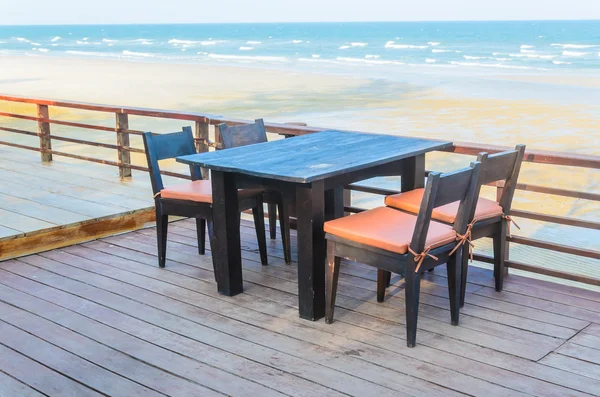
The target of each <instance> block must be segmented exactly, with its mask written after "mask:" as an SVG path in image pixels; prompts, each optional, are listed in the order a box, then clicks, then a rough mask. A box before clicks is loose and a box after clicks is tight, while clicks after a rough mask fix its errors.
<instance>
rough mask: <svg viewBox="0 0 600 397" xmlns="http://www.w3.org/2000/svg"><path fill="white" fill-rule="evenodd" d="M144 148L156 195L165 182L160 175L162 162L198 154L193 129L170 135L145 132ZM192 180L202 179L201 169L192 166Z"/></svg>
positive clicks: (187, 128)
mask: <svg viewBox="0 0 600 397" xmlns="http://www.w3.org/2000/svg"><path fill="white" fill-rule="evenodd" d="M143 137H144V148H145V149H146V160H147V161H148V168H149V169H150V172H149V174H150V181H151V182H152V191H153V192H154V194H156V193H158V192H160V191H161V190H162V189H163V188H164V185H163V181H162V177H161V175H160V166H159V165H158V162H159V161H160V160H166V159H172V158H175V157H178V156H185V155H188V154H195V153H196V146H195V144H194V134H193V133H192V128H191V127H183V128H182V131H181V132H173V133H170V134H153V133H151V132H145V133H144V135H143ZM190 173H191V176H192V180H197V179H202V175H201V173H200V167H196V166H192V165H190Z"/></svg>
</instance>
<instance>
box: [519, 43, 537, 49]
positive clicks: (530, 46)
mask: <svg viewBox="0 0 600 397" xmlns="http://www.w3.org/2000/svg"><path fill="white" fill-rule="evenodd" d="M534 47H535V46H532V45H527V44H523V45H522V46H521V47H520V48H521V49H523V48H534Z"/></svg>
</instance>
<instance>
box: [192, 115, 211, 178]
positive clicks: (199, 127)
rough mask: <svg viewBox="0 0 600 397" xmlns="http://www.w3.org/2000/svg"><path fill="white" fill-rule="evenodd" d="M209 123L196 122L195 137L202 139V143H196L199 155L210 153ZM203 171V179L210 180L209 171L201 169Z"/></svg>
mask: <svg viewBox="0 0 600 397" xmlns="http://www.w3.org/2000/svg"><path fill="white" fill-rule="evenodd" d="M208 127H209V124H208V122H205V121H196V128H195V129H194V135H195V138H196V139H201V141H196V151H197V152H198V153H204V152H208ZM201 171H202V179H208V170H207V169H205V168H202V169H201Z"/></svg>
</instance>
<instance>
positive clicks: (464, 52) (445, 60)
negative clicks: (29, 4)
mask: <svg viewBox="0 0 600 397" xmlns="http://www.w3.org/2000/svg"><path fill="white" fill-rule="evenodd" d="M0 55H29V56H68V57H88V58H114V59H137V60H149V61H151V60H154V61H163V62H186V63H187V62H192V63H205V64H206V63H209V64H211V63H212V64H215V63H220V64H222V63H227V64H244V65H257V66H262V67H264V66H268V67H281V68H289V67H292V68H306V69H310V68H314V67H315V65H320V66H321V67H322V68H323V69H326V70H330V71H333V72H335V71H339V72H348V71H349V70H350V71H361V70H364V71H368V72H369V73H370V74H371V75H377V74H380V73H383V72H384V71H385V74H386V75H389V74H393V73H394V71H402V70H406V69H407V68H410V67H414V66H421V67H422V68H421V69H423V70H427V68H430V69H431V68H438V69H439V68H447V69H449V70H453V71H456V72H459V73H463V72H464V73H467V74H468V73H473V72H485V71H491V72H492V73H497V72H510V71H516V72H517V71H518V72H526V71H531V72H536V71H553V70H554V71H557V70H558V71H560V70H567V71H573V70H596V71H597V70H600V21H515V22H508V21H504V22H372V23H268V24H180V25H166V24H165V25H86V26H76V25H70V26H0Z"/></svg>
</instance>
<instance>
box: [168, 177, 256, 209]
mask: <svg viewBox="0 0 600 397" xmlns="http://www.w3.org/2000/svg"><path fill="white" fill-rule="evenodd" d="M262 192H263V190H262V189H240V190H238V194H239V195H240V196H241V197H250V196H256V195H259V194H261V193H262ZM160 196H161V197H162V198H164V199H173V200H188V201H196V202H199V203H212V183H211V181H210V180H208V179H202V180H198V181H193V182H187V183H181V184H178V185H173V186H169V187H166V188H164V189H163V190H161V191H160Z"/></svg>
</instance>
